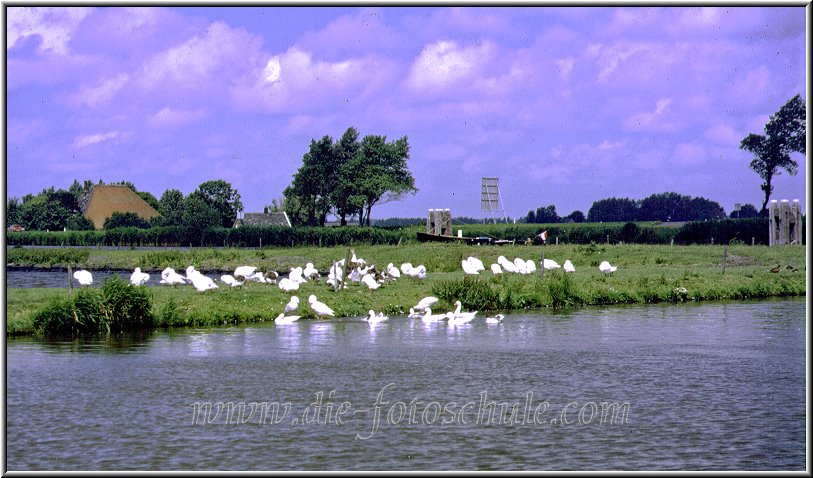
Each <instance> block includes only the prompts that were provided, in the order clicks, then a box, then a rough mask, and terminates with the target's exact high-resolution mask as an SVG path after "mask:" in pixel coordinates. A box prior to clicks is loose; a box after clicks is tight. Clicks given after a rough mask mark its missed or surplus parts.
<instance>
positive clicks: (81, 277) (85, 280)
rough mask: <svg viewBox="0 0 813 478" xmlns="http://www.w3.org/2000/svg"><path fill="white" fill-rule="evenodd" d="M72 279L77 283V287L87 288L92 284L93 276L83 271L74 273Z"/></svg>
mask: <svg viewBox="0 0 813 478" xmlns="http://www.w3.org/2000/svg"><path fill="white" fill-rule="evenodd" d="M73 278H74V279H76V280H77V281H79V285H81V286H82V287H87V286H90V285H92V284H93V274H91V273H90V271H88V270H85V269H82V270H78V271H76V272H74V273H73Z"/></svg>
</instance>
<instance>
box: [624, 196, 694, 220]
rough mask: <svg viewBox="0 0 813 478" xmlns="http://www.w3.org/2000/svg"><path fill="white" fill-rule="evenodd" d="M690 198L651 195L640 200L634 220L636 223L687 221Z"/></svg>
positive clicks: (688, 218)
mask: <svg viewBox="0 0 813 478" xmlns="http://www.w3.org/2000/svg"><path fill="white" fill-rule="evenodd" d="M691 200H692V198H691V196H686V195H683V194H678V193H673V192H666V193H659V194H652V195H650V196H647V197H645V198H644V199H642V200H641V202H640V204H639V205H638V213H637V214H636V219H637V220H638V221H688V220H690V219H691V218H690V214H689V203H690V202H691Z"/></svg>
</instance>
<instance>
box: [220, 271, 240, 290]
mask: <svg viewBox="0 0 813 478" xmlns="http://www.w3.org/2000/svg"><path fill="white" fill-rule="evenodd" d="M220 282H222V283H224V284H226V285H228V286H230V287H232V288H234V287H240V286H241V285H243V283H242V282H240V281H238V280H237V279H235V278H234V276H231V275H229V274H224V275H222V276H220Z"/></svg>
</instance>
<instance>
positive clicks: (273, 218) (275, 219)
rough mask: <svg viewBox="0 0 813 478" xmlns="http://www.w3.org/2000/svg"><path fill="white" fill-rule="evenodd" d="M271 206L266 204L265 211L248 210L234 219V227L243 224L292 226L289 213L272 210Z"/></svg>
mask: <svg viewBox="0 0 813 478" xmlns="http://www.w3.org/2000/svg"><path fill="white" fill-rule="evenodd" d="M269 209H270V208H269V207H268V206H266V207H265V208H264V210H263V212H246V213H243V217H238V218H237V219H235V221H234V226H233V227H241V226H259V227H262V226H283V227H291V220H290V219H288V214H286V213H285V211H282V212H270V210H269Z"/></svg>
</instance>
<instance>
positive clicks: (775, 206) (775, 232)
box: [768, 199, 802, 246]
mask: <svg viewBox="0 0 813 478" xmlns="http://www.w3.org/2000/svg"><path fill="white" fill-rule="evenodd" d="M768 217H769V219H770V221H769V227H770V229H769V231H768V245H769V246H779V245H782V244H801V243H802V208H801V206H800V205H799V200H798V199H794V200H793V202H788V200H787V199H783V200H781V201H779V202H777V201H776V200H775V199H774V200H773V201H771V204H770V206H769V207H768Z"/></svg>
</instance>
